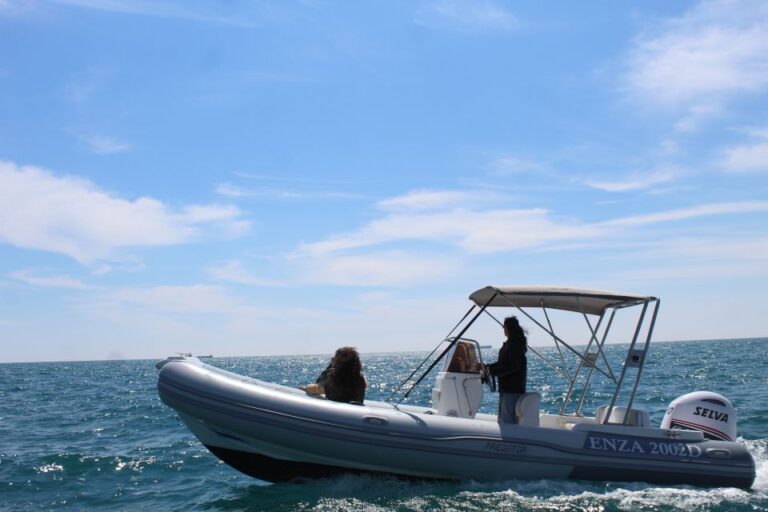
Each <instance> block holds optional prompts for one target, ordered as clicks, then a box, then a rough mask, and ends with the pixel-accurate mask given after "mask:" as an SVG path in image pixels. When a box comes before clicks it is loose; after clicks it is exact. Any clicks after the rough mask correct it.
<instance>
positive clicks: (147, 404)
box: [0, 339, 768, 511]
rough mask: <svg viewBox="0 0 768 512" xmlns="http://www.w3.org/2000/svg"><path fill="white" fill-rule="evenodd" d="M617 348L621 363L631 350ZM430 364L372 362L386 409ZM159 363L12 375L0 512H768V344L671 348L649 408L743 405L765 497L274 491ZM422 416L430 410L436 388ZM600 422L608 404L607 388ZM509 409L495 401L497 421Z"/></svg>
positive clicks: (301, 360) (380, 485)
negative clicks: (208, 434) (172, 398)
mask: <svg viewBox="0 0 768 512" xmlns="http://www.w3.org/2000/svg"><path fill="white" fill-rule="evenodd" d="M620 349H621V347H612V348H611V350H620ZM423 356H424V354H414V353H399V354H364V357H363V359H364V365H365V372H366V375H367V378H368V382H369V386H370V387H369V390H368V394H367V397H369V398H372V399H382V398H384V397H386V396H387V395H388V394H389V391H390V390H391V389H392V388H393V386H395V385H396V384H397V383H398V382H399V380H400V378H402V376H404V375H406V374H407V371H408V370H409V369H411V368H412V367H413V366H414V365H415V364H416V363H418V362H419V361H420V360H421V359H422V357H423ZM488 357H489V358H493V357H494V355H493V354H488ZM530 361H531V363H530V370H529V386H530V387H531V388H535V389H537V390H539V391H540V392H541V393H542V395H543V402H544V403H543V406H542V407H543V408H544V409H549V410H551V411H555V410H556V409H557V406H556V404H557V403H558V400H560V398H561V396H562V394H563V392H564V390H565V384H564V382H562V381H561V380H560V379H559V378H558V377H557V376H555V375H553V374H552V372H550V371H549V370H547V369H546V368H545V367H544V366H543V365H542V364H540V363H538V362H537V361H536V360H535V358H530ZM326 362H327V357H326V356H299V357H295V356H294V357H268V358H225V359H217V358H214V359H212V360H210V363H211V364H214V365H216V366H219V367H222V368H226V369H229V370H233V371H236V372H238V373H243V374H247V375H252V376H255V377H257V378H260V379H264V380H270V381H276V382H281V383H284V384H288V385H299V384H303V383H307V382H311V381H313V380H314V377H315V376H316V375H317V374H318V373H319V372H320V370H321V369H322V368H323V367H324V366H325V364H326ZM154 363H155V361H107V362H102V361H99V362H77V363H34V364H26V363H24V364H22V363H20V364H3V365H0V510H86V509H87V510H129V509H130V510H141V511H146V510H184V511H187V510H213V511H216V510H302V511H303V510H323V511H326V510H327V511H335V510H366V511H385V510H397V511H410V510H414V511H425V510H510V511H511V510H536V511H549V510H591V511H592V510H594V511H597V510H657V511H663V510H751V511H754V510H768V401H766V398H767V397H768V339H758V340H723V341H707V342H678V343H658V344H656V345H654V346H653V347H652V349H651V355H650V360H649V362H648V365H647V366H646V370H645V373H644V378H643V383H642V384H641V387H640V397H641V400H640V403H639V404H637V405H638V406H639V407H640V408H644V409H645V410H647V411H648V412H649V413H650V415H651V420H652V422H654V423H655V424H658V423H659V422H660V421H661V417H662V416H663V414H664V409H665V407H666V405H667V404H668V403H669V402H670V401H671V400H673V399H674V398H675V397H677V396H679V395H681V394H684V393H687V392H689V391H694V390H702V389H706V390H712V391H716V392H719V393H722V394H723V395H725V396H726V397H728V398H730V399H731V400H732V401H733V402H734V404H735V406H736V407H737V409H738V412H739V435H740V441H741V442H742V443H744V444H745V445H746V446H747V447H748V448H749V449H750V450H751V452H752V454H753V455H754V457H755V459H756V460H757V464H758V477H757V480H756V482H755V484H754V486H753V488H752V489H751V490H748V491H745V490H740V489H729V488H723V489H709V490H706V489H698V488H693V487H687V486H668V487H658V486H651V485H648V484H643V483H611V482H573V481H559V480H538V481H509V482H500V483H499V482H496V483H483V482H472V481H467V482H457V483H452V482H438V483H429V482H427V483H424V482H405V481H401V480H398V479H395V478H372V477H350V476H347V477H339V478H332V479H323V480H314V481H308V482H304V483H300V484H299V483H291V484H276V485H261V484H259V483H258V482H257V481H255V480H253V479H251V478H249V477H246V476H243V475H241V474H239V473H237V472H236V471H235V470H233V469H231V468H229V467H228V466H226V465H224V464H222V463H220V462H219V461H218V460H217V459H216V458H215V457H213V456H212V455H211V454H209V453H208V451H207V450H206V449H205V448H204V447H203V446H202V445H201V444H200V443H199V442H197V440H196V439H195V438H194V436H193V435H192V434H191V433H190V432H189V431H188V430H187V429H186V428H185V427H184V425H183V424H182V423H181V422H180V421H179V420H178V419H177V418H176V415H175V414H174V412H173V411H172V410H170V409H168V408H167V407H165V406H164V405H163V404H162V403H161V402H160V400H159V399H158V397H157V392H156V389H155V385H156V375H157V372H156V370H155V368H154ZM425 384H426V385H423V387H421V389H420V394H418V396H416V397H415V400H414V401H413V403H421V404H423V405H427V404H428V395H429V390H430V388H431V382H429V383H425ZM595 390H596V392H597V396H596V397H595V398H594V399H593V400H591V401H588V402H587V410H588V411H591V409H590V407H594V406H595V405H596V404H602V403H605V402H606V393H605V388H604V387H601V386H600V385H598V386H596V389H595ZM495 400H496V396H493V395H488V396H486V398H485V401H484V405H483V409H484V411H485V412H493V411H494V409H495V405H496V401H495Z"/></svg>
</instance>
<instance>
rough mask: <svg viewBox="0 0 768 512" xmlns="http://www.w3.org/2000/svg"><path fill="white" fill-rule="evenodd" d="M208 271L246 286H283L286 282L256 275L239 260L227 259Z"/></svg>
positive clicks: (222, 278)
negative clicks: (222, 263)
mask: <svg viewBox="0 0 768 512" xmlns="http://www.w3.org/2000/svg"><path fill="white" fill-rule="evenodd" d="M208 273H209V274H210V275H211V276H212V277H214V278H216V279H220V280H222V281H230V282H233V283H238V284H245V285H248V286H285V285H286V283H284V282H282V281H277V280H274V279H264V278H261V277H258V276H256V275H254V274H252V273H251V272H249V271H248V270H246V269H245V268H243V264H242V263H241V262H239V261H228V262H227V263H225V264H224V265H221V266H218V267H212V268H210V269H208Z"/></svg>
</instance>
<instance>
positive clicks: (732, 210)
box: [599, 201, 768, 227]
mask: <svg viewBox="0 0 768 512" xmlns="http://www.w3.org/2000/svg"><path fill="white" fill-rule="evenodd" d="M761 212H768V201H742V202H731V203H710V204H702V205H698V206H692V207H690V208H680V209H677V210H668V211H664V212H658V213H649V214H647V215H634V216H630V217H622V218H619V219H613V220H609V221H606V222H601V223H600V224H599V225H600V226H625V227H626V226H644V225H650V224H660V223H663V222H676V221H681V220H687V219H695V218H699V217H709V216H714V215H734V214H746V213H761Z"/></svg>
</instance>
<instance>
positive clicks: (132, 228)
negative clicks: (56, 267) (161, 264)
mask: <svg viewBox="0 0 768 512" xmlns="http://www.w3.org/2000/svg"><path fill="white" fill-rule="evenodd" d="M248 227H249V222H248V221H247V220H245V219H243V216H242V213H241V212H240V210H238V209H237V208H236V207H234V206H229V205H216V204H209V205H189V206H186V207H184V208H182V209H181V210H174V209H172V208H170V207H168V206H167V205H165V204H163V203H162V202H160V201H158V200H156V199H153V198H149V197H139V198H138V199H135V200H128V199H122V198H119V197H115V196H113V195H110V194H109V193H107V192H104V191H102V190H99V189H98V187H97V186H96V185H94V184H93V183H91V182H89V181H86V180H84V179H81V178H77V177H71V176H56V175H55V174H53V173H51V172H50V171H47V170H44V169H41V168H37V167H31V166H17V165H16V164H14V163H11V162H0V240H3V241H5V242H6V243H9V244H12V245H15V246H18V247H24V248H29V249H39V250H43V251H50V252H55V253H59V254H65V255H67V256H70V257H72V258H74V259H76V260H77V261H80V262H82V263H93V262H95V261H97V260H102V259H108V258H109V257H110V256H111V255H112V253H113V252H114V251H115V250H116V249H118V248H121V247H131V246H157V245H174V244H180V243H185V242H190V241H193V240H195V239H196V238H199V237H200V236H202V235H203V234H204V233H206V232H213V233H218V234H225V235H227V236H234V235H238V234H242V233H244V232H245V231H246V230H247V229H248Z"/></svg>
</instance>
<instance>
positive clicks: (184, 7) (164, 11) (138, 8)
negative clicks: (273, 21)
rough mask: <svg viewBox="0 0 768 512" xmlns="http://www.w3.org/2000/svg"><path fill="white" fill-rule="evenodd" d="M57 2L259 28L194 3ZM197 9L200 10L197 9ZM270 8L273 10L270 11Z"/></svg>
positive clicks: (263, 13) (264, 11) (262, 12)
mask: <svg viewBox="0 0 768 512" xmlns="http://www.w3.org/2000/svg"><path fill="white" fill-rule="evenodd" d="M54 3H57V4H59V5H64V6H71V7H79V8H83V9H93V10H97V11H105V12H111V13H117V14H130V15H135V16H153V17H160V18H176V19H185V20H192V21H199V22H205V23H220V24H224V25H230V26H234V27H243V28H254V27H258V26H260V24H259V23H258V21H257V20H253V19H251V17H250V16H244V15H243V13H242V12H241V13H238V14H239V15H229V14H228V13H227V14H224V15H222V14H220V12H214V11H206V10H205V9H202V8H200V7H201V6H202V4H200V3H198V2H195V4H194V6H193V8H190V5H192V4H191V3H189V4H190V5H188V4H187V3H186V2H182V3H173V2H168V1H163V0H153V1H146V0H130V1H127V0H54ZM194 7H196V8H197V9H194ZM269 7H272V8H271V9H270V8H269ZM269 7H264V8H261V7H260V6H257V10H258V11H259V13H258V14H259V16H258V17H259V18H262V19H267V18H270V17H273V16H276V15H277V11H278V9H275V8H274V6H271V5H270V6H269Z"/></svg>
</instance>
